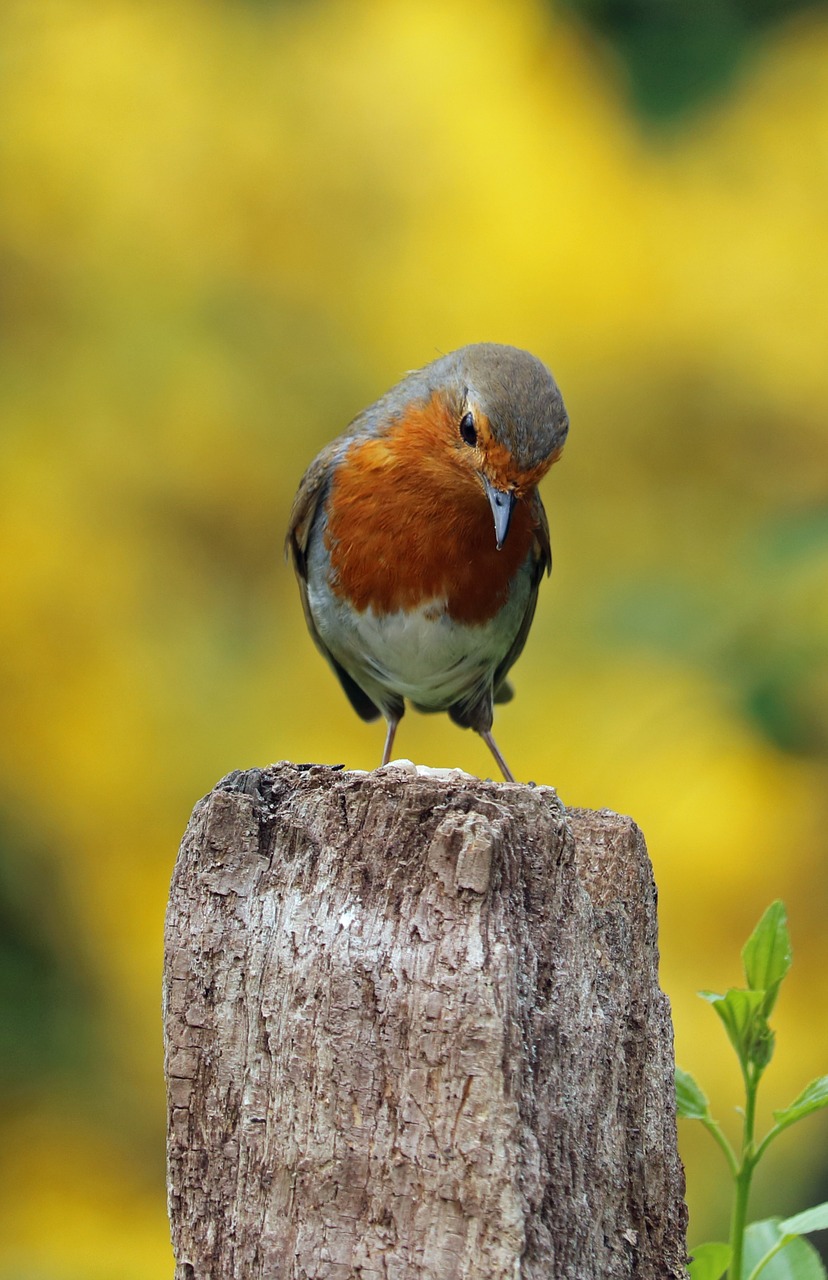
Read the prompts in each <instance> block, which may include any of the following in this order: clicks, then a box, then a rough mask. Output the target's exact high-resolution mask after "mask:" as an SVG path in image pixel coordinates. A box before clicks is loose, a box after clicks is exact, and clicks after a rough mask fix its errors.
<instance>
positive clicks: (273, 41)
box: [0, 0, 828, 1280]
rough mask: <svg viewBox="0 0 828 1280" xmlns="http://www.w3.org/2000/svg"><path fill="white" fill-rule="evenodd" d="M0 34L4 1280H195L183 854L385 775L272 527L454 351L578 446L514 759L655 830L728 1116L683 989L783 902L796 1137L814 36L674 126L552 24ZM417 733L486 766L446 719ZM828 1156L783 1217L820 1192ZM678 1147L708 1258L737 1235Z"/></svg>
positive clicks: (811, 419) (807, 1159)
mask: <svg viewBox="0 0 828 1280" xmlns="http://www.w3.org/2000/svg"><path fill="white" fill-rule="evenodd" d="M0 43H1V44H2V49H3V57H2V69H1V70H0V170H1V171H2V172H3V174H4V177H5V182H4V198H3V200H2V202H0V333H2V343H0V536H1V537H2V546H3V556H2V560H0V573H2V579H3V581H2V600H3V607H2V609H0V671H2V676H0V709H1V710H2V716H3V724H4V733H3V734H2V735H0V778H2V782H0V802H2V808H3V811H4V812H6V813H8V814H10V815H15V821H14V822H13V823H12V824H11V826H9V828H8V832H9V834H7V836H6V844H5V846H4V850H3V856H4V858H5V864H4V865H5V868H6V869H5V870H4V872H3V875H2V878H0V884H2V886H3V888H4V897H3V902H4V903H6V904H7V905H6V914H5V917H4V918H5V920H6V922H7V927H6V928H5V929H4V934H3V944H2V948H0V971H2V974H3V975H4V976H3V981H4V984H6V990H7V992H9V993H10V994H9V1009H10V1012H9V1014H8V1015H7V1022H6V1033H7V1039H8V1038H9V1037H11V1038H13V1039H14V1040H15V1043H16V1046H17V1047H16V1049H15V1050H14V1053H16V1054H17V1062H18V1067H19V1066H20V1064H25V1071H26V1074H27V1076H28V1084H27V1087H26V1088H25V1089H23V1090H21V1089H20V1088H19V1087H17V1085H16V1084H14V1081H12V1079H11V1075H10V1073H13V1072H14V1070H15V1068H14V1066H13V1065H12V1066H8V1065H7V1066H6V1067H5V1068H4V1073H3V1077H2V1078H3V1079H5V1080H7V1081H9V1082H10V1084H12V1085H14V1087H11V1088H9V1089H8V1090H7V1101H6V1105H5V1106H4V1108H3V1111H2V1119H1V1120H0V1123H1V1124H2V1139H3V1140H2V1148H1V1149H0V1176H2V1178H3V1185H4V1187H5V1188H6V1189H7V1190H6V1194H5V1196H4V1198H3V1201H2V1202H1V1203H0V1242H2V1243H0V1280H5V1278H6V1277H12V1276H14V1277H15V1278H18V1277H21V1276H26V1275H30V1276H34V1275H38V1276H41V1277H44V1276H47V1277H49V1280H68V1278H69V1277H75V1276H78V1277H80V1276H82V1277H83V1278H84V1280H102V1278H103V1277H109V1276H114V1275H117V1276H118V1277H119V1278H121V1277H125V1276H126V1277H133V1276H134V1277H135V1280H144V1278H145V1277H147V1278H148V1277H150V1276H152V1277H153V1278H155V1277H157V1276H158V1275H159V1274H160V1275H163V1274H170V1270H171V1264H170V1256H169V1248H168V1244H167V1232H166V1224H165V1212H164V1195H163V1106H164V1102H163V1088H162V1080H161V1061H160V1027H159V995H158V992H159V984H160V962H161V931H162V920H163V911H164V904H165V899H166V893H167V885H168V879H169V873H170V870H171V867H172V862H173V858H174V855H175V849H176V846H177V842H178V838H179V836H180V833H181V831H182V830H183V827H184V825H185V823H186V820H187V817H188V815H189V812H190V809H191V808H192V804H193V802H194V801H195V799H196V798H197V797H198V796H199V795H200V794H202V793H203V792H205V791H207V790H208V789H209V787H210V786H211V785H212V784H213V783H214V782H215V781H216V780H217V779H218V778H219V777H220V776H222V775H223V774H224V773H226V772H228V771H229V770H230V769H232V768H236V767H244V766H248V765H254V764H263V763H266V762H268V761H269V760H271V759H278V758H283V757H287V758H292V759H295V760H311V759H323V760H330V761H344V762H346V763H347V764H348V765H350V766H353V767H372V766H373V765H374V764H375V763H376V761H377V759H378V757H379V754H380V750H381V737H382V732H381V730H380V729H378V728H377V727H376V726H366V725H363V724H362V723H360V722H358V721H357V720H356V718H355V717H354V715H353V713H352V712H351V711H350V709H349V708H348V706H347V704H346V702H345V699H344V698H343V697H342V695H341V692H340V690H339V689H338V687H337V686H336V682H335V680H334V678H333V676H332V675H331V673H330V672H329V671H328V670H327V669H326V667H325V665H324V664H323V663H322V662H321V660H320V659H319V657H318V655H317V653H316V652H315V650H314V649H313V646H312V645H311V643H310V641H309V639H308V637H307V635H306V633H305V629H304V623H303V621H302V617H301V610H300V607H299V602H298V598H297V595H296V591H295V586H294V583H293V581H292V578H291V574H290V572H289V570H288V569H287V567H286V566H285V565H284V564H283V562H282V560H281V542H282V537H283V531H284V527H285V524H286V521H287V514H288V510H289V506H290V501H291V498H292V495H293V492H294V489H295V487H296V484H297V483H298V480H299V477H300V476H301V473H302V470H303V468H304V467H305V465H306V464H307V462H308V461H309V460H310V459H311V457H312V456H313V455H314V453H315V452H316V450H317V449H318V448H319V447H320V446H321V445H322V444H323V443H324V442H325V441H326V440H328V439H330V438H331V436H333V435H334V434H335V433H336V432H337V431H339V430H340V429H341V428H342V427H343V426H344V425H345V424H346V423H347V421H348V420H349V418H350V417H351V416H352V415H353V414H354V413H355V412H357V411H358V410H359V409H360V408H362V407H363V406H364V405H365V404H367V403H369V402H370V401H371V400H372V399H373V398H374V397H375V396H377V395H378V394H379V393H380V392H382V391H383V390H385V389H386V388H387V387H388V386H389V385H390V384H391V383H392V382H393V381H394V380H395V379H396V378H398V377H399V376H400V374H401V373H402V372H403V371H404V370H406V369H409V368H413V367H416V366H417V365H419V364H422V363H424V362H425V361H427V360H429V359H431V358H432V357H433V356H434V355H435V354H437V353H438V352H440V351H445V350H450V349H451V348H453V347H456V346H459V345H461V344H462V343H464V342H470V341H475V340H481V339H487V340H493V341H504V342H512V343H515V344H517V345H521V346H526V347H528V348H529V349H531V350H533V351H535V352H537V354H538V355H540V356H541V357H543V358H544V359H546V360H547V361H548V362H549V364H550V365H551V366H552V368H553V369H554V371H555V373H556V375H557V377H558V379H559V381H560V383H561V386H562V388H563V391H564V395H565V398H566V400H567V405H568V408H569V410H570V415H571V418H572V424H573V426H572V432H571V437H570V441H569V443H568V445H567V450H566V454H565V456H564V459H563V461H562V462H561V463H560V465H559V466H557V467H556V468H555V469H554V470H553V472H552V473H551V475H550V476H549V478H548V480H547V481H545V482H544V496H545V500H546V503H547V509H548V512H549V516H550V523H551V527H552V538H553V548H554V554H555V570H554V573H553V576H552V580H551V582H550V583H548V584H544V589H543V590H542V593H541V601H540V605H539V609H538V614H537V617H536V620H535V624H534V628H533V633H532V636H531V638H530V642H529V645H528V647H527V651H526V653H525V654H524V656H523V657H522V659H521V662H520V664H519V665H518V667H517V669H516V671H515V677H516V679H515V684H516V689H517V696H516V698H515V701H514V702H513V703H511V704H510V705H509V706H508V707H505V708H504V709H502V711H501V712H500V713H499V718H498V730H497V732H498V740H499V741H500V743H501V745H502V747H503V750H504V752H505V754H506V756H507V758H508V759H509V760H510V763H511V764H512V767H513V768H514V769H515V770H516V771H517V773H518V776H521V777H524V778H535V779H537V780H539V781H544V782H549V783H553V784H555V785H556V786H557V787H558V788H559V790H560V793H561V795H562V798H563V799H564V801H566V802H568V803H572V804H583V805H593V806H597V807H599V806H602V805H607V806H611V807H614V808H616V809H620V810H622V811H625V812H630V813H633V814H634V815H635V817H636V819H637V820H638V821H639V822H640V824H641V825H642V827H643V829H644V831H645V833H646V835H647V838H648V842H649V846H650V849H651V853H652V857H653V861H654V865H655V870H656V876H657V879H658V882H659V887H660V910H661V946H662V958H663V982H664V985H665V987H666V989H667V991H668V992H669V994H670V995H671V997H672V999H673V1001H674V1014H675V1021H676V1036H677V1046H678V1051H679V1057H680V1059H681V1061H682V1063H683V1064H684V1065H685V1066H686V1067H687V1068H688V1069H689V1070H691V1071H693V1072H694V1073H695V1074H697V1075H699V1076H702V1077H703V1078H704V1080H705V1083H706V1086H707V1087H708V1088H709V1090H710V1092H711V1094H712V1093H714V1092H715V1095H716V1097H717V1098H721V1097H722V1096H724V1095H727V1091H728V1089H730V1091H731V1095H732V1097H733V1101H734V1103H735V1102H736V1101H737V1100H738V1093H737V1090H736V1084H737V1081H736V1080H735V1078H733V1076H732V1075H731V1074H730V1066H729V1064H728V1063H727V1061H726V1059H725V1058H724V1057H723V1055H722V1054H721V1051H720V1045H719V1042H718V1040H717V1039H716V1038H715V1037H714V1036H713V1035H712V1034H711V1032H710V1028H709V1026H708V1024H707V1022H706V1021H705V1017H704V1015H705V1010H704V1009H701V1010H700V1011H699V1010H697V1008H696V1006H697V1005H700V1003H701V1002H699V1001H696V1000H695V998H694V997H693V994H692V993H693V991H694V990H695V989H697V988H698V987H704V986H711V985H715V984H717V983H719V982H722V981H724V982H725V983H727V982H729V981H735V980H737V979H738V973H737V972H733V973H732V974H729V973H728V970H727V965H728V964H729V963H730V962H731V957H732V955H733V953H734V944H735V943H737V942H738V941H740V940H741V938H742V937H743V936H745V934H746V932H747V930H748V929H749V927H750V926H751V925H752V923H753V921H754V920H755V919H756V917H757V915H758V914H759V912H760V911H761V909H762V908H763V907H764V905H765V904H766V903H767V902H768V901H770V900H771V899H772V898H776V897H782V898H784V899H785V900H786V902H787V904H788V907H789V913H790V921H791V931H792V935H793V939H794V947H795V951H796V964H795V966H794V970H793V972H792V975H791V978H790V979H789V982H788V984H787V989H786V992H785V997H784V1000H783V1001H782V1002H781V1003H780V1006H779V1008H778V1011H777V1014H776V1015H775V1016H776V1017H777V1018H778V1025H779V1033H780V1037H784V1039H785V1042H786V1043H787V1044H788V1045H791V1046H795V1051H793V1052H791V1053H790V1054H789V1055H786V1058H785V1061H784V1062H781V1061H780V1062H779V1063H777V1062H776V1061H775V1062H774V1063H773V1064H772V1067H771V1068H770V1070H769V1072H768V1078H767V1085H766V1099H767V1105H768V1107H769V1108H771V1107H774V1106H779V1105H782V1104H783V1103H784V1102H785V1101H786V1100H787V1098H788V1097H789V1096H792V1093H793V1092H795V1090H796V1088H798V1087H799V1082H800V1081H801V1079H802V1078H803V1076H804V1077H807V1076H809V1075H811V1076H814V1075H818V1074H820V1073H821V1072H824V1070H825V1063H826V1059H827V1058H828V1043H827V1042H826V1028H825V1024H824V1022H821V1023H820V1022H815V1020H814V1019H813V1017H812V1016H811V1015H810V1012H809V1010H810V1009H811V1008H812V1007H813V1004H814V1002H815V1001H816V1000H817V999H818V997H819V992H820V990H821V991H822V993H823V998H824V973H825V971H826V962H827V961H828V937H827V936H826V931H825V927H824V921H825V918H826V909H828V901H826V899H827V898H828V893H827V892H826V878H825V872H824V866H825V852H826V840H825V830H826V821H827V820H828V777H827V776H826V775H828V767H827V766H828V741H826V724H828V665H827V664H826V652H828V590H826V584H827V583H828V483H826V477H828V458H827V457H826V455H827V454H828V430H826V419H827V418H828V361H826V359H825V352H826V347H827V346H828V314H826V311H827V308H826V298H827V297H828V257H826V254H825V252H824V246H825V242H826V240H825V238H826V232H828V150H827V149H826V144H825V139H826V137H828V71H826V67H828V62H826V57H827V56H828V24H826V19H825V16H824V11H823V10H822V9H820V10H816V9H814V10H813V11H809V12H802V13H799V14H798V15H796V14H795V15H794V16H793V17H791V18H790V19H789V20H788V21H784V22H783V21H782V20H781V19H780V20H779V21H778V22H777V23H776V24H775V25H774V26H773V27H770V26H769V27H768V28H767V30H766V32H765V35H764V37H763V39H762V41H761V42H759V43H757V44H756V46H755V48H754V49H753V50H752V53H751V57H750V58H749V59H747V60H745V61H743V64H742V68H741V71H740V75H739V77H738V78H737V79H735V80H734V81H733V82H732V84H731V91H730V94H729V96H726V97H725V96H721V97H719V98H718V99H717V100H716V101H715V102H712V103H711V102H708V105H707V108H706V110H705V111H704V112H700V113H697V114H696V115H694V116H691V117H687V118H686V120H685V122H684V125H683V127H682V129H681V130H680V131H676V132H674V133H671V134H669V135H664V134H662V135H660V136H659V137H658V138H657V139H654V138H653V137H652V136H651V135H650V134H649V133H646V132H643V131H642V129H641V127H640V125H639V122H638V121H637V120H636V118H634V117H633V116H632V115H631V114H630V111H629V109H628V107H627V105H626V103H627V100H628V89H627V85H626V81H625V76H624V74H623V73H622V72H621V71H620V70H619V69H618V68H617V67H616V66H615V65H614V64H613V63H611V62H608V61H607V59H606V58H605V56H604V55H603V54H602V53H601V51H600V49H599V48H598V47H597V46H596V43H595V40H594V39H593V38H592V37H590V36H588V35H587V34H586V33H585V29H584V27H583V25H582V24H581V23H580V22H575V21H574V20H573V19H572V18H571V17H568V16H566V14H564V13H561V14H555V13H554V12H551V11H550V9H549V8H548V7H547V6H546V5H544V4H542V3H540V2H538V3H536V4H533V3H530V2H529V0H518V2H517V3H511V4H507V3H505V0H486V2H485V3H483V4H482V5H481V4H474V5H472V4H471V3H459V2H457V3H452V4H450V5H444V6H436V5H424V4H422V3H420V2H419V0H417V2H416V3H415V0H391V2H390V3H387V4H382V5H380V4H377V3H372V2H370V0H365V2H364V3H363V2H362V0H360V2H359V3H356V4H353V3H350V4H348V3H345V0H339V2H334V0H315V2H314V3H308V4H288V3H285V4H274V5H268V4H263V3H262V4H257V3H248V4H241V3H234V4H230V3H226V4H223V3H220V2H219V0H206V2H204V0H200V2H199V3H196V0H165V3H161V2H160V0H156V2H155V3H149V4H145V3H141V4H138V3H135V2H134V0H109V2H108V3H107V4H105V5H99V4H93V3H91V2H90V0H49V3H46V4H42V5H31V4H29V3H26V0H7V3H6V4H5V5H4V6H3V7H2V10H0ZM398 747H399V750H400V751H401V753H404V754H406V755H409V756H411V757H413V758H415V759H417V760H421V761H423V762H427V763H432V764H435V765H446V764H452V765H460V766H462V767H465V768H467V769H469V770H472V771H476V770H479V771H481V772H484V773H488V772H489V761H488V759H487V753H486V749H485V747H484V746H482V744H480V743H479V742H478V741H477V739H476V738H475V736H474V735H472V734H468V733H466V734H464V733H463V732H462V731H460V730H458V729H457V728H456V727H454V726H452V725H451V724H450V723H449V722H448V720H447V718H446V717H418V716H416V715H415V714H411V715H409V716H407V717H406V719H405V721H404V722H403V725H402V726H401V729H400V735H399V738H398ZM21 814H34V816H33V817H32V818H31V819H30V820H28V822H27V823H22V822H21V820H20V819H19V817H18V815H21ZM32 848H34V849H35V850H36V854H30V853H29V852H28V851H29V850H31V849H32ZM29 864H30V867H29ZM27 868H29V869H27ZM9 886H11V888H10V887H9ZM9 904H10V905H9ZM9 975H11V977H10V976H9ZM708 1016H709V1015H708ZM73 1042H74V1043H73ZM9 1056H10V1058H11V1060H12V1063H13V1062H14V1056H13V1054H10V1055H9ZM56 1064H57V1065H58V1066H59V1070H56V1069H55V1067H56ZM17 1074H18V1080H19V1075H20V1071H19V1070H18V1073H17ZM817 1128H818V1125H817V1124H816V1122H814V1129H815V1130H816V1129H817ZM806 1142H810V1145H806V1146H804V1147H803V1146H797V1145H796V1138H795V1137H794V1136H791V1137H790V1138H787V1137H786V1138H785V1139H782V1140H780V1143H779V1149H778V1151H777V1153H776V1161H777V1163H776V1165H775V1185H774V1186H773V1187H765V1186H763V1184H762V1178H761V1171H760V1175H759V1178H758V1185H757V1188H756V1194H755V1202H754V1208H755V1212H756V1214H757V1216H760V1215H762V1214H763V1213H765V1212H776V1213H781V1214H783V1215H784V1214H786V1213H789V1212H792V1211H793V1210H795V1209H796V1208H797V1207H798V1206H800V1205H801V1204H803V1203H809V1202H812V1201H813V1200H815V1199H819V1198H820V1197H819V1196H815V1195H810V1194H808V1192H807V1190H806V1189H805V1184H806V1183H807V1181H808V1179H813V1178H817V1177H819V1176H824V1168H821V1166H822V1165H823V1164H824V1160H823V1157H822V1156H821V1150H822V1148H821V1147H820V1144H819V1142H818V1141H816V1140H815V1139H814V1137H813V1131H812V1133H811V1134H810V1135H807V1136H806ZM786 1144H787V1145H786ZM823 1146H824V1144H823ZM685 1155H686V1159H687V1164H688V1176H689V1186H690V1192H691V1213H692V1216H693V1236H694V1238H696V1239H699V1238H703V1237H705V1236H710V1237H712V1236H716V1235H721V1234H722V1231H723V1229H724V1226H723V1224H722V1222H721V1212H722V1210H721V1203H722V1200H721V1187H720V1186H719V1185H718V1184H717V1183H716V1181H715V1179H714V1178H713V1177H712V1176H711V1172H710V1161H709V1154H708V1152H707V1151H706V1149H705V1148H704V1146H703V1144H702V1145H698V1146H696V1145H694V1140H693V1138H692V1137H691V1138H689V1139H688V1140H687V1141H686V1142H685ZM786 1161H787V1162H788V1163H787V1165H786ZM780 1170H781V1175H780ZM780 1187H785V1188H786V1191H785V1194H786V1195H789V1196H790V1200H789V1201H786V1202H785V1203H780ZM763 1196H764V1197H765V1200H763ZM823 1198H824V1197H823ZM113 1260H116V1261H113Z"/></svg>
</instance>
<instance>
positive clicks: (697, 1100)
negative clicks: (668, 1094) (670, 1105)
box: [676, 1067, 710, 1120]
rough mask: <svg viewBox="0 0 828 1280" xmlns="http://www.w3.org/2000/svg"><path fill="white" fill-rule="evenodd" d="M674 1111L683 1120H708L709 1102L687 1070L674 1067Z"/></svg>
mask: <svg viewBox="0 0 828 1280" xmlns="http://www.w3.org/2000/svg"><path fill="white" fill-rule="evenodd" d="M676 1113H677V1115H679V1116H681V1118H682V1119H684V1120H708V1119H709V1118H710V1104H709V1103H708V1101H707V1098H706V1097H705V1094H704V1091H703V1090H702V1089H701V1087H700V1086H699V1085H698V1084H696V1081H695V1080H694V1079H693V1077H692V1076H691V1074H690V1072H689V1071H682V1069H681V1067H676Z"/></svg>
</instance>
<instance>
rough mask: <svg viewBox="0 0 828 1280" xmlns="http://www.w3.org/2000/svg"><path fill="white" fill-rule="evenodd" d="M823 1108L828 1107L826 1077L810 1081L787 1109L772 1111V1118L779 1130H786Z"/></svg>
mask: <svg viewBox="0 0 828 1280" xmlns="http://www.w3.org/2000/svg"><path fill="white" fill-rule="evenodd" d="M823 1107H828V1076H820V1077H819V1079H818V1080H812V1081H811V1083H810V1084H809V1085H806V1086H805V1088H804V1089H803V1090H802V1092H801V1093H800V1095H799V1097H798V1098H795V1099H794V1101H793V1102H792V1103H791V1104H790V1106H789V1107H784V1108H783V1109H782V1110H781V1111H774V1113H773V1118H774V1120H775V1121H776V1124H777V1127H778V1128H779V1129H787V1127H788V1125H791V1124H796V1122H797V1120H801V1119H802V1117H803V1116H809V1115H810V1114H811V1112H812V1111H820V1110H821V1109H822V1108H823Z"/></svg>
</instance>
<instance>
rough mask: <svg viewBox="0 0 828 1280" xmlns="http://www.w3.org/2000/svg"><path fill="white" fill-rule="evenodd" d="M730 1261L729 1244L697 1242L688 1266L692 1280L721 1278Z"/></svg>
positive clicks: (719, 1279) (718, 1279)
mask: <svg viewBox="0 0 828 1280" xmlns="http://www.w3.org/2000/svg"><path fill="white" fill-rule="evenodd" d="M729 1262H730V1245H729V1244H697V1245H696V1247H695V1248H694V1250H693V1260H692V1262H691V1263H690V1266H689V1268H688V1270H689V1272H690V1280H721V1278H722V1276H723V1275H724V1273H725V1271H727V1264H728V1263H729Z"/></svg>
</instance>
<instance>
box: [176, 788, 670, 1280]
mask: <svg viewBox="0 0 828 1280" xmlns="http://www.w3.org/2000/svg"><path fill="white" fill-rule="evenodd" d="M657 962H658V952H657V941H656V891H655V886H654V883H653V879H652V872H651V868H650V863H649V859H648V857H647V852H646V849H645V846H644V841H643V839H642V837H641V834H640V832H639V831H638V829H637V828H636V826H635V825H634V824H633V823H632V822H631V821H630V819H628V818H622V817H618V816H617V815H616V814H613V813H609V812H601V813H592V812H586V811H578V810H575V811H572V810H570V811H567V810H565V809H564V808H563V806H562V805H561V804H560V802H559V801H558V799H557V797H556V795H555V793H554V792H553V791H552V790H550V789H548V788H545V787H530V786H521V785H508V784H504V783H492V782H481V781H478V780H477V779H474V778H470V777H468V776H467V775H464V774H459V773H437V772H427V771H423V772H422V773H418V772H417V771H416V770H415V769H414V767H413V766H407V767H406V766H404V765H403V766H389V767H388V768H386V769H383V770H379V771H377V772H375V773H370V774H365V773H345V772H339V771H336V770H333V769H329V768H324V767H322V766H306V767H301V766H296V765H291V764H280V765H277V766H274V767H272V768H269V769H264V770H258V769H256V770H251V771H250V772H248V773H236V774H232V775H231V776H230V777H228V778H225V779H224V781H223V782H221V783H219V785H218V786H217V787H216V788H215V790H214V791H213V792H211V794H210V795H209V796H207V797H206V798H205V799H204V800H202V801H200V802H199V804H197V805H196V808H195V810H194V813H193V816H192V819H191V821H190V824H189V826H188V828H187V832H186V834H185V836H184V840H183V843H182V845H181V851H180V854H179V858H178V862H177V865H176V868H175V874H174V876H173V883H172V891H171V897H170V904H169V911H168V915H167V930H166V954H165V970H164V1010H165V1043H166V1071H167V1085H168V1095H169V1133H168V1166H169V1208H170V1218H171V1223H172V1235H173V1245H174V1249H175V1254H176V1259H177V1268H176V1273H175V1274H176V1280H225V1278H226V1280H230V1278H231V1277H233V1278H234V1280H259V1278H261V1280H322V1278H323V1277H324V1278H325V1280H334V1278H336V1280H351V1278H354V1280H357V1278H358V1280H415V1277H416V1280H472V1278H474V1280H506V1278H507V1277H508V1278H509V1280H518V1278H520V1280H563V1278H564V1277H566V1278H567V1280H615V1278H616V1277H637V1278H638V1280H649V1278H652V1280H667V1278H669V1277H684V1276H685V1275H686V1272H685V1269H684V1267H685V1242H684V1232H685V1209H684V1203H683V1192H684V1179H683V1173H682V1168H681V1164H680V1162H679V1159H678V1155H677V1152H676V1131H675V1110H674V1099H673V1040H672V1028H671V1024H670V1016H669V1009H668V1005H667V1001H666V999H665V997H664V995H663V994H662V993H661V991H660V990H659V986H658V977H657Z"/></svg>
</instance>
